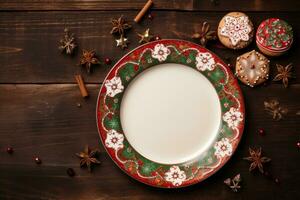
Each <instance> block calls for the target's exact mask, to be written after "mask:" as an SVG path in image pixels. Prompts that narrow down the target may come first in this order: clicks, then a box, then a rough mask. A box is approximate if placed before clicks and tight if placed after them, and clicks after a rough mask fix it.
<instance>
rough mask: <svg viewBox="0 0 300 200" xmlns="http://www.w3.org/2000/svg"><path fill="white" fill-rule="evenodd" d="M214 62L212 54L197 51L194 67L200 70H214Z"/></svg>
mask: <svg viewBox="0 0 300 200" xmlns="http://www.w3.org/2000/svg"><path fill="white" fill-rule="evenodd" d="M215 65H216V62H215V60H214V58H213V57H212V55H211V54H210V53H208V52H206V53H198V54H197V56H196V67H197V69H198V70H200V71H205V70H209V71H212V70H214V68H215Z"/></svg>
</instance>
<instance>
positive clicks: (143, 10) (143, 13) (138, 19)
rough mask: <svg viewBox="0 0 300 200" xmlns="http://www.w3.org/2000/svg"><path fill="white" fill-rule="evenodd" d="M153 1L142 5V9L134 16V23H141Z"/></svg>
mask: <svg viewBox="0 0 300 200" xmlns="http://www.w3.org/2000/svg"><path fill="white" fill-rule="evenodd" d="M152 4H153V1H152V0H148V1H147V2H146V4H145V5H144V7H143V8H142V10H141V11H140V12H139V13H138V14H137V15H136V17H135V18H134V21H135V22H136V23H139V22H140V21H141V19H142V18H143V16H144V15H145V14H146V12H147V11H148V10H149V9H150V7H151V6H152Z"/></svg>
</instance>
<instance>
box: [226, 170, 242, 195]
mask: <svg viewBox="0 0 300 200" xmlns="http://www.w3.org/2000/svg"><path fill="white" fill-rule="evenodd" d="M241 181H242V178H241V175H240V174H237V175H235V176H234V177H233V178H232V179H231V178H227V179H226V180H225V181H224V183H225V184H226V185H227V186H228V187H229V188H231V189H232V191H233V192H238V190H239V189H240V188H241V186H240V182H241Z"/></svg>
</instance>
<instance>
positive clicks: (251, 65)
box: [235, 50, 270, 87]
mask: <svg viewBox="0 0 300 200" xmlns="http://www.w3.org/2000/svg"><path fill="white" fill-rule="evenodd" d="M269 63H270V61H269V60H268V59H267V58H266V57H265V56H263V55H262V54H261V53H258V52H257V51H255V50H253V51H250V52H247V53H245V54H243V55H241V56H239V57H238V58H237V60H236V66H235V75H236V76H237V77H238V79H239V80H240V81H241V82H243V83H244V84H246V85H249V86H250V87H254V86H255V85H259V84H261V83H263V82H265V81H266V80H267V79H268V77H269V70H270V68H269Z"/></svg>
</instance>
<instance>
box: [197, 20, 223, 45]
mask: <svg viewBox="0 0 300 200" xmlns="http://www.w3.org/2000/svg"><path fill="white" fill-rule="evenodd" d="M192 38H194V39H199V41H200V44H201V45H202V46H206V44H207V42H208V41H209V40H216V39H217V35H216V31H211V30H210V25H209V23H207V22H203V24H202V27H201V30H200V32H199V33H194V34H193V35H192Z"/></svg>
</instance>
